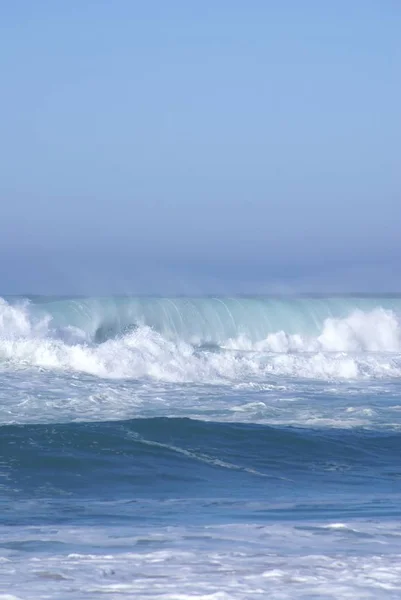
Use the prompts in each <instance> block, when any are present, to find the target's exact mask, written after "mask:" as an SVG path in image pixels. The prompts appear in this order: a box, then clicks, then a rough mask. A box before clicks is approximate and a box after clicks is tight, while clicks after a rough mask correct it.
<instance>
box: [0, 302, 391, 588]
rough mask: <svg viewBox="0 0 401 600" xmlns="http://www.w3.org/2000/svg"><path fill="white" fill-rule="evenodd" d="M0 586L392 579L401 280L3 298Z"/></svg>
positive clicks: (283, 584) (256, 584) (355, 583)
mask: <svg viewBox="0 0 401 600" xmlns="http://www.w3.org/2000/svg"><path fill="white" fill-rule="evenodd" d="M0 427H1V429H0V433H1V435H0V503H1V513H0V514H1V516H0V598H3V600H5V599H6V598H8V599H12V598H20V599H27V600H31V599H32V600H33V599H39V598H60V599H62V598H72V599H73V600H76V599H81V598H86V599H88V598H89V599H92V598H93V599H95V598H99V597H100V596H101V597H107V598H115V599H119V598H139V599H140V598H149V597H151V598H163V599H165V600H173V599H174V600H184V598H185V599H191V598H194V599H195V598H196V599H201V598H202V599H208V600H212V599H213V600H228V599H235V600H236V599H238V600H245V599H248V598H253V597H261V598H262V597H263V598H265V597H268V598H273V599H275V598H277V599H283V598H312V597H315V598H348V597H349V598H379V599H381V598H399V597H400V596H401V567H400V565H401V520H400V518H401V508H400V507H401V503H400V500H401V467H400V456H401V297H397V296H377V297H373V296H372V297H357V296H354V297H353V296H343V297H342V296H333V297H323V296H316V297H233V298H224V297H204V298H201V297H198V298H187V297H180V298H163V297H151V298H146V297H128V296H121V297H104V298H101V297H98V298H94V297H93V298H91V297H71V298H68V297H40V296H30V297H28V296H27V297H3V298H0Z"/></svg>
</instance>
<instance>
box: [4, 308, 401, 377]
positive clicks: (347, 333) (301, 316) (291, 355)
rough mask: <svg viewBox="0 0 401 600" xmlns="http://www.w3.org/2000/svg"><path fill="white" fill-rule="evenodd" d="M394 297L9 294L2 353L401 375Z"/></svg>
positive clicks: (60, 364)
mask: <svg viewBox="0 0 401 600" xmlns="http://www.w3.org/2000/svg"><path fill="white" fill-rule="evenodd" d="M400 309H401V300H400V299H391V298H377V299H375V298H349V297H346V298H327V299H325V298H315V299H308V298H294V299H260V298H255V299H251V298H249V299H242V298H196V299H188V298H179V299H173V298H149V299H145V298H86V299H62V300H49V299H42V300H40V299H38V300H36V301H32V300H31V301H29V300H27V299H23V298H20V299H14V300H13V301H6V300H4V299H0V362H2V363H3V367H4V365H9V366H14V367H17V366H18V365H20V366H24V367H27V366H32V367H43V368H47V369H63V370H75V371H81V372H86V373H90V374H92V375H97V376H100V377H123V378H127V377H128V378H139V377H152V378H156V379H162V380H163V379H164V380H168V381H172V380H173V381H203V380H205V381H209V382H210V381H215V380H220V381H221V380H227V379H229V380H231V379H241V378H243V377H263V376H264V375H265V374H266V373H272V372H273V373H277V374H286V375H296V376H298V377H299V376H301V377H323V378H327V377H346V378H349V377H351V378H352V377H360V376H374V377H376V376H378V377H381V376H394V377H399V376H401V362H400V361H401V354H400V353H401V324H400V318H399V315H400V312H401V311H400Z"/></svg>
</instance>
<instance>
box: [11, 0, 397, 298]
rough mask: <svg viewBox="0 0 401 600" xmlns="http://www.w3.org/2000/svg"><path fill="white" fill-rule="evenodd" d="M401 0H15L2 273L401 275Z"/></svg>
mask: <svg viewBox="0 0 401 600" xmlns="http://www.w3.org/2000/svg"><path fill="white" fill-rule="evenodd" d="M400 31H401V4H400V3H399V1H398V0H382V1H381V2H377V0H375V1H371V0H353V2H349V0H348V1H344V0H337V2H331V3H329V2H321V1H318V0H314V1H313V0H303V1H302V2H298V1H297V0H281V1H280V2H273V1H271V2H270V1H268V0H263V1H262V0H260V1H259V0H253V1H252V2H247V3H245V2H243V1H241V2H239V1H236V0H230V1H227V0H219V1H218V2H202V3H200V2H197V3H196V2H188V1H184V0H182V1H178V0H169V1H168V2H164V1H161V0H159V1H157V0H153V1H152V0H149V1H147V2H136V1H135V0H117V1H116V2H109V1H102V0H97V1H95V0H92V1H89V0H87V1H84V0H80V1H79V2H78V1H76V0H70V1H68V2H67V1H61V0H60V1H58V2H54V1H50V0H48V1H44V0H38V1H37V2H31V1H28V0H25V1H23V0H15V2H9V3H5V5H4V6H3V7H2V16H1V19H0V71H1V74H2V75H1V97H2V99H1V101H0V111H1V112H0V114H1V117H0V118H1V140H2V143H1V144H0V164H1V177H0V198H1V208H0V227H1V240H0V251H1V259H0V282H1V292H2V293H7V292H9V293H22V292H26V291H30V292H40V293H41V292H44V293H46V292H47V293H68V292H69V291H70V292H74V293H76V292H82V293H110V292H127V293H135V292H142V293H144V292H152V293H153V292H163V291H168V292H170V293H173V292H180V293H182V292H185V293H201V292H202V291H205V292H213V291H218V292H227V293H232V292H234V291H238V292H252V291H255V292H261V291H281V290H283V291H287V290H288V291H305V290H307V289H314V290H319V289H321V290H322V291H325V290H331V289H333V290H334V291H340V290H341V289H344V290H345V291H349V290H350V289H360V290H371V291H384V290H392V289H393V290H398V291H401V268H400V266H399V264H400V258H401V236H400V223H401V199H400V183H401V181H400V180H401V177H400V173H401V168H400V166H401V165H400V162H401V161H400V152H399V148H400V141H401V111H400V106H401V77H400V73H401V39H400Z"/></svg>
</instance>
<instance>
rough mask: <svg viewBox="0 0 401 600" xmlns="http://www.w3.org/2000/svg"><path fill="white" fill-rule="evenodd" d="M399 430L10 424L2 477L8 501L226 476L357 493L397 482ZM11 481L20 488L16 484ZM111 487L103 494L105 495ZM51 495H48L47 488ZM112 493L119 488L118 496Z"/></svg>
mask: <svg viewBox="0 0 401 600" xmlns="http://www.w3.org/2000/svg"><path fill="white" fill-rule="evenodd" d="M400 443H401V434H400V432H367V431H364V430H355V429H354V430H340V429H337V430H336V429H334V430H310V429H296V428H291V427H271V426H263V425H249V424H248V425H245V424H234V423H212V422H203V421H193V420H190V419H172V418H153V419H136V420H129V421H120V422H98V423H67V424H55V425H51V426H49V425H19V426H16V425H14V426H13V425H9V426H2V427H1V436H0V453H1V457H2V459H1V464H0V474H1V476H2V479H3V481H7V490H8V491H7V493H10V494H13V493H14V492H17V493H20V491H21V490H22V491H24V490H26V492H27V493H28V494H30V493H32V490H33V489H37V490H41V493H43V489H44V486H53V487H54V488H55V489H56V488H57V489H58V490H69V491H70V492H71V493H75V492H76V493H78V494H80V495H82V493H83V491H84V490H85V491H86V492H87V493H90V494H96V490H97V489H98V488H102V489H103V490H104V489H105V485H104V483H105V480H104V477H106V476H107V480H108V486H109V488H110V489H112V488H113V485H119V486H123V487H125V488H127V489H131V490H132V489H135V493H138V494H140V493H141V489H143V490H144V491H146V493H148V492H149V484H150V483H151V484H152V485H151V493H152V494H155V493H157V485H158V484H160V485H161V487H163V488H164V487H165V485H166V482H167V486H170V485H171V486H173V487H174V486H176V485H182V484H183V483H185V484H186V485H187V486H188V490H189V492H190V491H191V489H192V490H193V489H194V488H193V487H191V486H195V488H196V485H197V484H202V482H205V481H206V482H210V481H212V480H213V481H214V483H213V485H215V486H216V485H223V487H224V486H225V485H227V478H228V479H229V480H231V479H232V478H233V477H237V478H238V477H239V478H241V477H242V478H245V479H246V480H247V481H248V480H249V481H252V480H255V481H261V485H266V483H263V481H262V480H264V479H265V478H273V479H274V480H276V481H278V482H280V481H281V482H283V485H287V484H291V481H294V480H298V479H301V480H302V479H303V478H305V477H307V478H308V481H309V483H311V482H312V481H313V479H314V478H316V480H317V482H318V483H319V485H320V484H321V481H320V478H321V477H325V478H326V479H327V481H328V482H332V483H335V482H339V481H342V479H343V477H344V474H346V476H347V479H348V480H351V483H352V485H355V484H358V485H361V483H362V481H363V480H365V479H366V480H369V479H370V478H373V477H374V478H375V479H376V481H378V480H379V479H380V480H383V481H384V480H389V481H393V480H394V481H396V480H397V481H398V479H399V477H400V467H399V462H398V460H397V456H398V450H399V448H400ZM10 482H13V485H11V483H10ZM108 486H106V489H107V487H108ZM49 489H50V490H51V488H49ZM113 493H115V490H114V492H113Z"/></svg>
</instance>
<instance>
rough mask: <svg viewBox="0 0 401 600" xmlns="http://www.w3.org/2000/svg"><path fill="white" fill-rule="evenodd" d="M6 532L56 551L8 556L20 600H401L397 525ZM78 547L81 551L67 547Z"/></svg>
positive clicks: (8, 573) (1, 586) (1, 585)
mask: <svg viewBox="0 0 401 600" xmlns="http://www.w3.org/2000/svg"><path fill="white" fill-rule="evenodd" d="M0 533H1V539H2V540H3V541H4V542H13V543H14V544H15V543H16V542H17V543H24V542H30V547H31V548H35V542H36V541H40V544H41V548H42V549H43V547H44V545H47V547H48V549H47V551H42V552H40V553H39V552H35V551H30V552H29V553H27V552H26V550H21V551H15V550H14V551H13V552H12V554H10V555H9V556H8V562H7V568H6V569H4V571H3V572H2V578H1V581H0V591H3V590H4V592H5V593H6V594H7V593H8V590H11V589H12V590H13V594H14V593H15V594H16V595H17V597H20V598H32V599H33V598H35V599H40V598H43V599H44V598H49V597H52V598H61V597H66V596H67V595H68V597H69V598H71V599H72V600H78V599H80V598H82V597H83V596H85V597H90V598H92V597H93V598H95V597H96V598H97V597H99V596H100V595H102V596H103V595H106V596H108V597H113V598H114V597H117V596H118V597H130V598H133V597H134V598H138V600H141V599H142V598H149V597H152V598H163V599H164V600H178V599H182V600H183V599H184V598H185V599H195V598H196V599H197V600H199V599H200V598H203V599H209V600H210V599H214V600H217V599H218V600H223V599H224V600H226V599H230V600H245V599H247V598H253V597H254V596H255V595H258V596H260V597H264V598H280V599H294V598H309V597H312V596H313V597H324V598H333V599H337V598H372V599H378V600H381V599H384V598H389V597H391V598H393V597H394V598H396V597H399V596H400V595H401V555H400V545H399V542H400V539H401V531H400V528H399V523H383V524H379V523H374V522H372V521H370V522H368V521H355V522H349V523H344V524H341V527H338V526H337V524H335V523H333V524H330V523H328V524H325V523H321V524H319V523H313V522H312V523H303V524H302V526H299V525H297V524H291V523H290V524H288V523H287V524H280V523H275V524H271V525H261V524H258V525H253V524H236V525H221V526H204V527H196V526H193V527H168V528H160V529H157V530H152V529H149V528H146V527H143V526H140V525H135V526H124V528H123V529H119V528H117V527H109V528H104V529H102V528H99V527H96V526H93V527H90V528H85V527H67V526H66V527H55V526H52V527H48V528H47V527H41V528H19V527H17V528H16V527H9V528H7V527H2V528H1V530H0ZM53 544H56V545H54V546H53ZM71 544H73V545H74V546H75V548H76V551H73V552H71V550H69V548H70V547H71ZM63 545H65V548H66V549H65V551H63ZM94 548H96V549H97V550H96V551H95V552H94V551H93V549H94Z"/></svg>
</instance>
